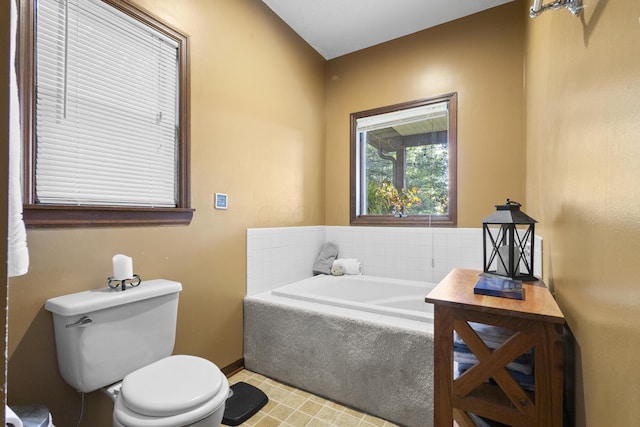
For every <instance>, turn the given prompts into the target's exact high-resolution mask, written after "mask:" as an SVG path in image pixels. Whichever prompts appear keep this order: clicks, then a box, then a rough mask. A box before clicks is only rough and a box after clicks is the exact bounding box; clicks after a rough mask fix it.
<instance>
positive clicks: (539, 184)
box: [526, 0, 640, 427]
mask: <svg viewBox="0 0 640 427" xmlns="http://www.w3.org/2000/svg"><path fill="white" fill-rule="evenodd" d="M584 4H585V9H584V16H583V17H581V18H576V17H573V16H572V15H571V14H570V13H569V12H568V11H566V10H561V11H556V12H547V13H545V14H543V15H542V16H540V17H539V18H536V19H535V20H528V21H527V27H526V29H527V48H526V64H527V66H526V76H527V78H526V87H527V89H526V111H527V116H526V117H527V120H526V123H527V130H526V132H527V171H528V173H527V207H528V210H529V213H530V214H531V215H532V216H533V217H534V218H536V219H538V220H539V221H540V231H541V234H542V235H543V237H544V254H545V259H544V269H545V280H546V281H547V283H548V284H550V285H551V286H552V287H553V288H554V289H555V293H556V298H557V300H558V302H559V304H560V307H561V309H562V310H563V312H564V314H565V316H566V319H567V323H568V325H569V327H570V328H571V330H572V332H573V334H574V335H575V340H576V368H575V373H576V375H577V378H578V380H577V384H576V386H577V387H576V390H575V393H576V394H575V400H576V403H575V408H576V409H575V412H576V425H577V426H590V427H600V426H631V425H637V424H638V420H640V406H639V405H638V396H640V371H639V370H638V369H637V361H638V353H639V352H640V326H639V325H640V286H639V283H638V281H639V279H638V277H639V276H638V259H639V258H638V257H639V254H640V187H639V186H638V183H640V144H639V143H638V142H639V139H638V137H639V135H640V119H639V111H640V24H639V22H638V18H639V17H640V3H639V2H638V1H637V0H616V1H605V0H585V1H584Z"/></svg>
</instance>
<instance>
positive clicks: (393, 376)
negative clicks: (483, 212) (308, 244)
mask: <svg viewBox="0 0 640 427" xmlns="http://www.w3.org/2000/svg"><path fill="white" fill-rule="evenodd" d="M432 287H433V285H432V284H429V283H426V282H415V281H407V280H396V279H388V278H380V277H368V276H341V277H333V276H315V277H312V278H308V279H304V280H301V281H299V282H296V283H292V284H290V285H286V286H282V287H280V288H276V289H273V290H271V291H267V292H263V293H260V294H257V295H252V296H248V297H246V298H245V299H244V328H245V330H244V363H245V367H246V368H247V369H249V370H251V371H254V372H258V373H260V374H263V375H266V376H268V377H271V378H274V379H276V380H279V381H281V382H284V383H287V384H290V385H292V386H295V387H297V388H300V389H303V390H307V391H309V392H311V393H314V394H317V395H320V396H324V397H326V398H328V399H331V400H334V401H337V402H340V403H342V404H345V405H347V406H351V407H354V408H356V409H359V410H361V411H364V412H366V413H369V414H372V415H374V416H377V417H381V418H384V419H387V420H389V421H391V422H394V423H397V424H400V425H405V426H411V427H413V426H415V427H423V426H424V427H430V426H432V425H433V424H432V423H433V312H432V309H433V306H432V305H431V304H426V303H425V302H424V297H425V296H426V295H427V293H428V292H429V290H430V289H431V288H432Z"/></svg>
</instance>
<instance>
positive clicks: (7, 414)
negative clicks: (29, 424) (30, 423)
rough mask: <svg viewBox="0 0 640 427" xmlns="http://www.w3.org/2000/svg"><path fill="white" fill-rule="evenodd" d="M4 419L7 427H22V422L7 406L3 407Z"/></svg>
mask: <svg viewBox="0 0 640 427" xmlns="http://www.w3.org/2000/svg"><path fill="white" fill-rule="evenodd" d="M4 419H5V422H6V425H7V426H12V427H22V420H21V419H20V418H18V416H17V415H16V413H15V412H13V410H12V409H11V408H9V406H8V405H4Z"/></svg>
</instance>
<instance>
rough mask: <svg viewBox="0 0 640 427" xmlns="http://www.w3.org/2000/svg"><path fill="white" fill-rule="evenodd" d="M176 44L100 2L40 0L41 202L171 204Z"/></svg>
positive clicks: (38, 164)
mask: <svg viewBox="0 0 640 427" xmlns="http://www.w3.org/2000/svg"><path fill="white" fill-rule="evenodd" d="M177 49H178V44H177V43H176V42H174V41H173V40H171V39H169V38H167V37H165V36H164V35H162V34H161V33H159V32H156V31H155V30H153V29H152V28H148V27H146V26H144V25H143V24H141V23H139V22H137V21H136V20H134V19H133V18H130V17H129V16H127V15H125V14H124V13H122V12H120V11H118V10H116V9H114V8H113V7H111V6H109V5H107V4H105V3H103V2H102V1H100V0H38V4H37V23H36V64H37V65H36V95H37V97H36V117H35V122H36V126H35V133H36V155H35V162H36V165H35V182H36V202H37V203H42V204H63V205H103V206H145V207H149V206H151V207H174V206H176V205H177V200H176V197H177V168H178V147H177V144H178V142H177V127H178V125H179V123H178V117H179V116H178V77H179V75H178V73H179V69H178V65H179V64H178V56H177Z"/></svg>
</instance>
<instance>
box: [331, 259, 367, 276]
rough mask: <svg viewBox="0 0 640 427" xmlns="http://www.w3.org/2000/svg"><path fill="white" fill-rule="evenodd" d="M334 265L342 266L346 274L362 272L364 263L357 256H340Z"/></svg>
mask: <svg viewBox="0 0 640 427" xmlns="http://www.w3.org/2000/svg"><path fill="white" fill-rule="evenodd" d="M333 265H334V266H340V267H342V270H343V271H344V274H358V275H360V274H362V264H360V261H358V260H357V259H356V258H338V259H336V260H335V261H333Z"/></svg>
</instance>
